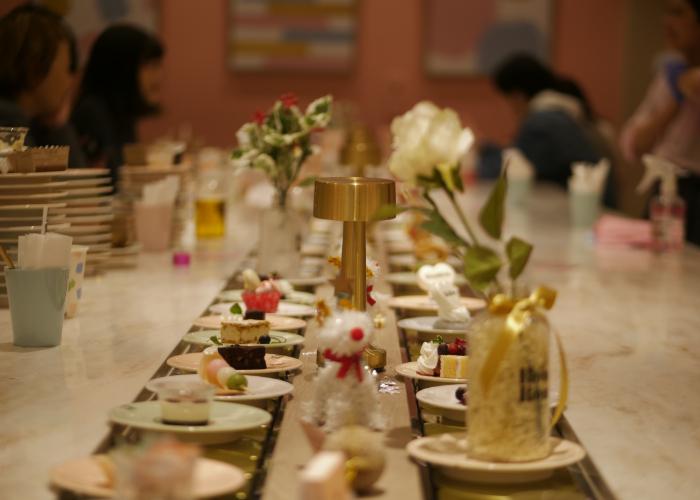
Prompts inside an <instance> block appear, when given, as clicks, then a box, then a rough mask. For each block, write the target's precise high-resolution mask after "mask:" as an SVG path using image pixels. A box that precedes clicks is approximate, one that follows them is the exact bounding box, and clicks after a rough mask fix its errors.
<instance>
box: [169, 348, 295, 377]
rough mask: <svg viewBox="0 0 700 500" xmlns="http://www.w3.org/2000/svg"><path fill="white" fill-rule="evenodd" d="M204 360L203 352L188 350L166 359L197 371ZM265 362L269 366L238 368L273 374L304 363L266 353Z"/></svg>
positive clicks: (177, 367)
mask: <svg viewBox="0 0 700 500" xmlns="http://www.w3.org/2000/svg"><path fill="white" fill-rule="evenodd" d="M201 361H202V353H201V352H188V353H187V354H178V355H176V356H172V357H170V358H168V360H167V361H166V362H167V364H168V366H170V367H172V368H176V369H178V370H182V371H183V372H196V371H197V369H198V368H199V363H200V362H201ZM265 364H266V365H267V368H260V369H258V370H238V371H239V372H241V373H242V374H243V375H246V376H247V375H272V374H273V373H284V372H291V371H294V370H300V369H301V367H302V365H303V363H302V362H301V360H300V359H297V358H293V357H291V356H283V355H281V354H272V353H269V352H266V353H265Z"/></svg>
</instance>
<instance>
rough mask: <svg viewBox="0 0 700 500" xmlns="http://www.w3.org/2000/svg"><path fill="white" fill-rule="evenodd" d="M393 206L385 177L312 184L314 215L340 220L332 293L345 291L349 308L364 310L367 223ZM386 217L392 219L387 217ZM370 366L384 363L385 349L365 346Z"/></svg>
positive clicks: (391, 187)
mask: <svg viewBox="0 0 700 500" xmlns="http://www.w3.org/2000/svg"><path fill="white" fill-rule="evenodd" d="M384 205H391V206H394V205H396V184H395V183H394V181H392V180H389V179H371V178H367V177H326V178H323V179H317V180H316V183H315V186H314V217H318V218H319V219H330V220H337V221H342V222H343V254H342V256H341V264H340V274H339V275H338V278H336V281H335V288H336V292H339V291H349V292H350V294H351V297H352V299H351V304H352V307H353V309H355V310H357V311H364V310H366V309H367V257H366V255H367V248H366V244H367V223H368V222H371V221H375V220H378V219H377V210H379V208H380V207H382V206H384ZM387 218H393V216H392V217H387ZM365 354H366V356H367V364H368V365H369V367H370V368H371V369H376V370H382V369H383V368H384V366H386V351H385V350H384V349H381V348H379V347H375V346H373V345H369V346H367V348H366V349H365Z"/></svg>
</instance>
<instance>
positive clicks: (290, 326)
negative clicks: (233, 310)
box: [193, 314, 306, 331]
mask: <svg viewBox="0 0 700 500" xmlns="http://www.w3.org/2000/svg"><path fill="white" fill-rule="evenodd" d="M226 316H228V315H227V314H225V315H223V316H222V315H221V314H214V315H211V316H202V317H201V318H197V319H196V320H195V322H194V323H193V325H194V326H196V327H198V328H206V329H208V330H211V329H217V328H221V320H222V318H224V317H226ZM265 319H266V320H267V321H269V322H270V330H283V331H296V330H301V329H302V328H306V321H304V320H303V319H299V318H290V317H289V316H278V315H276V314H266V315H265Z"/></svg>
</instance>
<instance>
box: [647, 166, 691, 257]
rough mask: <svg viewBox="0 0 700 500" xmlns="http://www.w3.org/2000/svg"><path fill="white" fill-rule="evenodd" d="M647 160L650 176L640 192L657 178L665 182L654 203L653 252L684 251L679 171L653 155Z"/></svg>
mask: <svg viewBox="0 0 700 500" xmlns="http://www.w3.org/2000/svg"><path fill="white" fill-rule="evenodd" d="M643 161H644V165H645V167H646V173H645V174H644V178H643V179H642V182H640V183H639V186H638V188H637V191H640V192H641V191H646V190H647V189H648V188H649V187H650V186H651V184H652V183H653V182H654V181H655V180H656V179H660V180H661V192H660V194H659V195H658V196H654V197H653V198H652V200H651V204H650V215H651V226H652V249H653V250H654V251H657V252H668V251H677V250H681V249H682V248H683V245H684V243H685V201H683V199H682V198H681V197H680V196H678V186H677V182H676V173H677V171H678V168H677V167H676V166H675V165H673V164H672V163H671V162H668V161H666V160H664V159H662V158H658V157H655V156H651V155H645V156H644V158H643Z"/></svg>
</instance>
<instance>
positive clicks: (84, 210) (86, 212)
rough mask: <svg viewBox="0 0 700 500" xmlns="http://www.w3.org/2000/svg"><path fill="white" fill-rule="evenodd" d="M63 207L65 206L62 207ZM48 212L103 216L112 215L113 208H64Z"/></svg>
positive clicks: (109, 206)
mask: <svg viewBox="0 0 700 500" xmlns="http://www.w3.org/2000/svg"><path fill="white" fill-rule="evenodd" d="M64 206H65V205H64ZM50 212H52V213H55V214H60V215H69V216H74V215H103V214H113V213H114V208H113V207H112V205H111V204H109V205H102V206H92V207H66V208H56V209H54V210H50Z"/></svg>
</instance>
